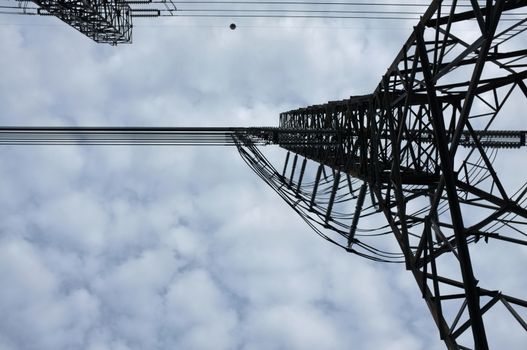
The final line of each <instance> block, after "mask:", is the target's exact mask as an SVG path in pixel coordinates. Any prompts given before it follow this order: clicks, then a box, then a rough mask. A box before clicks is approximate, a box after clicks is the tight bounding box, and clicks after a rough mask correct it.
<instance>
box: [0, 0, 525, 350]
mask: <svg viewBox="0 0 527 350" xmlns="http://www.w3.org/2000/svg"><path fill="white" fill-rule="evenodd" d="M470 5H471V7H470V8H469V9H467V6H466V2H465V3H464V6H458V1H456V0H453V1H452V2H450V3H449V4H448V5H446V4H444V3H442V1H433V2H432V4H431V5H430V7H429V8H428V9H427V11H426V12H425V13H424V15H423V16H422V18H421V20H420V21H419V23H418V24H417V25H416V26H415V27H414V30H413V33H412V34H411V36H410V38H409V39H408V40H407V41H406V43H405V44H404V45H403V48H402V49H401V51H400V52H399V53H398V55H397V57H396V58H395V60H394V62H393V63H392V65H391V66H390V67H389V68H388V71H387V72H386V74H385V75H384V76H383V77H382V79H381V82H380V83H379V85H378V86H377V88H376V89H375V91H374V92H373V93H372V94H371V95H365V96H354V97H350V98H349V99H346V100H342V101H333V102H328V103H326V104H322V105H314V106H309V107H306V108H300V109H296V110H292V111H288V112H284V113H282V114H281V115H280V121H279V126H278V127H275V128H272V127H267V128H49V127H48V128H26V127H9V128H0V144H9V145H20V144H24V145H25V144H31V145H34V144H72V143H75V144H96V145H122V144H137V145H144V144H153V145H227V146H236V147H237V148H238V151H239V152H240V155H241V156H242V158H243V159H244V160H245V162H246V163H247V164H248V165H249V166H250V167H251V168H252V169H253V170H254V171H255V172H256V173H257V174H258V176H260V177H261V178H262V179H263V180H264V181H265V182H266V183H268V184H269V185H270V186H271V187H272V188H273V189H274V190H275V191H276V192H277V193H278V194H279V195H280V196H281V197H282V198H283V199H284V200H285V201H286V202H287V203H288V204H289V205H290V206H291V207H292V208H293V209H294V210H295V211H296V212H297V213H298V214H299V215H301V216H302V218H304V219H305V221H306V222H307V223H308V224H309V225H310V226H311V227H312V228H313V229H314V230H315V231H316V232H317V233H318V234H319V235H321V236H322V237H323V238H325V239H327V240H328V241H331V242H332V243H335V244H337V245H339V246H341V247H342V248H344V249H346V250H347V251H349V252H351V253H354V254H357V255H359V256H362V257H365V258H369V259H373V260H376V261H383V262H401V263H404V264H405V266H406V269H407V270H408V271H410V272H411V273H412V274H413V276H414V278H415V281H416V282H417V285H418V287H419V289H420V291H421V293H422V296H423V298H424V300H425V302H426V304H427V306H428V308H429V310H430V312H431V314H432V317H433V319H434V320H435V323H436V325H437V328H438V330H439V334H440V337H441V339H443V340H444V342H445V344H446V345H447V347H448V348H449V349H469V348H473V349H478V350H480V349H481V350H485V349H488V348H489V341H488V336H487V333H488V330H489V328H486V327H485V326H486V325H487V326H488V319H487V318H486V317H487V315H489V314H491V313H492V312H493V311H494V310H496V309H497V308H498V307H502V308H503V309H504V310H505V314H506V317H507V318H509V319H510V320H511V321H512V322H513V323H514V324H517V325H518V326H519V328H520V329H523V330H524V331H525V332H526V334H527V322H526V320H525V318H524V317H522V314H523V315H525V314H527V300H526V298H525V297H522V296H518V295H515V296H513V295H510V294H508V293H507V292H506V291H500V290H498V289H497V288H496V287H494V286H488V285H480V283H479V281H478V279H479V274H478V271H476V269H475V268H474V264H473V254H474V252H475V249H476V248H477V249H482V250H483V251H484V250H485V248H486V247H487V244H486V243H488V242H492V241H496V242H498V241H499V242H502V243H504V244H509V245H510V246H511V247H512V246H517V247H520V246H525V245H527V230H526V227H527V181H526V179H525V174H526V173H525V169H521V171H518V172H517V174H516V177H523V178H520V179H519V180H520V182H518V181H516V185H514V184H513V185H511V184H509V183H507V182H506V181H503V175H504V174H506V173H507V172H510V169H506V168H503V166H502V165H503V164H501V165H500V163H503V162H504V160H502V159H500V158H499V157H498V156H497V155H498V152H499V151H506V152H507V153H508V154H510V153H512V152H516V155H519V156H524V155H523V153H520V152H524V150H525V148H524V147H525V146H527V141H526V138H527V130H526V129H527V121H526V119H525V116H524V115H523V114H524V113H525V110H526V108H527V103H526V102H527V86H526V84H525V80H526V79H527V48H526V43H527V37H526V35H525V34H526V31H527V18H526V17H525V16H520V17H518V16H516V17H511V16H509V17H505V15H506V14H514V13H517V12H515V11H517V10H519V9H522V8H524V7H525V6H527V1H524V0H509V1H507V0H497V1H491V0H488V1H480V2H478V1H475V0H473V1H470ZM112 11H113V10H112ZM269 144H275V145H279V146H280V147H282V148H283V149H285V150H287V155H286V157H285V162H284V164H283V168H282V169H281V170H279V169H278V167H277V166H275V165H273V162H272V161H271V160H269V159H268V158H266V156H265V155H264V154H263V153H262V149H261V147H262V146H265V145H269ZM505 164H506V163H505ZM508 166H509V167H511V164H508ZM518 183H519V185H518ZM380 218H382V222H383V223H382V224H378V223H379V222H380V220H379V219H380ZM387 236H393V237H395V241H396V248H397V249H398V251H397V252H394V251H389V249H393V248H394V247H390V246H389V245H386V244H384V243H383V242H380V243H379V238H380V239H381V241H382V239H383V238H384V237H387ZM469 248H470V249H469ZM507 252H508V251H503V255H506V254H507ZM471 254H472V257H471ZM519 278H523V277H519ZM490 282H492V280H491V281H490ZM491 328H492V327H491Z"/></svg>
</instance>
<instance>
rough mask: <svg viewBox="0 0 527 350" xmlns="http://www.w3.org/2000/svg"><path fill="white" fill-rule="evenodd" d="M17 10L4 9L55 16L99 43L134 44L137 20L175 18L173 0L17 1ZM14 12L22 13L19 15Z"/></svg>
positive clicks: (4, 7)
mask: <svg viewBox="0 0 527 350" xmlns="http://www.w3.org/2000/svg"><path fill="white" fill-rule="evenodd" d="M17 2H18V8H17V7H10V6H1V7H0V8H2V9H7V10H9V11H7V12H4V13H6V14H25V15H40V16H55V17H57V18H59V19H60V20H61V21H63V22H65V23H66V24H68V25H70V26H72V27H73V28H75V29H76V30H78V31H79V32H81V33H82V34H84V35H86V36H87V37H89V38H90V39H92V40H94V41H95V42H97V43H106V44H110V45H117V44H128V43H131V42H132V28H133V24H132V18H133V17H158V16H160V15H161V12H162V11H163V12H164V13H166V14H167V15H172V14H173V13H174V12H175V11H176V10H177V9H176V6H175V5H174V3H173V2H172V0H155V1H152V0H32V1H31V2H32V3H33V4H35V5H37V6H38V7H34V6H33V7H30V6H29V2H30V1H28V0H17ZM14 10H20V11H21V12H16V11H14Z"/></svg>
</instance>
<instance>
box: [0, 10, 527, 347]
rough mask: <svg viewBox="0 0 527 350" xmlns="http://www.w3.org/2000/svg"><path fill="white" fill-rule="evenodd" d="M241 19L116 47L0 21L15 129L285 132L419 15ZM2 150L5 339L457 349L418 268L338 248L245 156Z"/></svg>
mask: <svg viewBox="0 0 527 350" xmlns="http://www.w3.org/2000/svg"><path fill="white" fill-rule="evenodd" d="M230 22H232V21H231V20H229V19H226V20H221V21H211V20H209V21H203V20H201V21H199V20H196V21H188V20H179V19H169V20H168V21H165V22H161V21H159V22H156V21H154V20H143V21H139V20H137V21H136V26H135V28H134V38H133V41H134V42H133V44H132V45H121V46H117V47H111V46H109V45H101V44H95V43H93V42H92V41H90V40H89V39H87V38H86V37H84V36H82V35H81V34H80V33H78V32H76V31H75V30H73V29H71V28H69V27H67V26H66V25H63V24H62V23H60V22H59V21H58V20H54V19H53V18H30V19H27V18H18V17H17V18H13V17H5V16H4V17H0V44H1V46H2V49H1V54H0V77H1V79H0V123H1V124H2V125H83V126H95V125H110V126H122V125H127V126H143V125H144V126H206V125H212V126H217V125H219V126H277V124H278V114H279V113H280V112H281V111H285V110H289V109H292V108H296V107H302V106H306V105H310V104H315V103H323V102H326V101H328V100H336V99H344V98H347V97H349V96H350V95H360V94H367V93H370V92H372V91H373V89H374V88H375V86H376V85H377V83H378V82H379V80H380V77H381V75H382V74H383V73H384V72H385V71H386V68H387V67H388V65H389V64H390V63H391V62H392V60H393V58H394V56H395V54H396V53H397V52H398V51H399V49H400V47H401V46H402V44H403V43H404V41H405V40H406V38H407V36H408V35H409V34H410V30H411V25H412V23H411V22H408V23H406V22H401V21H399V22H364V21H362V22H361V21H352V20H349V21H346V22H343V21H340V22H316V21H298V20H297V21H256V20H253V21H237V24H238V28H237V29H236V30H234V31H232V30H230V29H229V28H228V26H229V24H230ZM22 24H24V25H22ZM0 155H1V157H2V162H1V165H0V213H1V214H0V215H1V216H0V217H1V218H2V219H1V220H0V285H1V286H2V288H0V314H1V315H2V317H1V318H0V349H42V350H46V349H50V350H51V349H90V350H102V349H115V350H122V349H123V350H124V349H350V348H353V349H401V350H403V349H404V350H412V349H416V350H417V349H443V348H444V345H443V343H442V342H441V341H440V340H439V336H438V332H437V331H436V328H435V325H434V323H433V321H432V318H431V316H430V315H429V313H428V310H427V307H426V305H425V303H424V301H423V300H422V299H421V297H420V294H419V292H418V288H417V285H416V284H415V282H414V281H413V280H412V277H411V275H410V274H409V273H408V272H406V271H405V270H404V267H403V266H400V265H395V266H393V265H390V266H388V265H383V264H380V263H372V262H368V261H365V260H363V259H361V258H359V257H356V256H353V255H350V254H348V253H346V252H344V251H342V250H340V249H338V248H336V247H334V246H332V245H330V244H328V243H327V242H324V241H323V240H321V239H320V238H319V237H317V236H316V235H315V234H314V233H313V232H311V231H310V229H309V227H308V226H307V225H305V223H304V222H302V220H301V219H300V218H299V217H297V216H296V215H295V214H294V213H293V211H292V210H291V209H290V208H289V207H287V205H286V204H285V203H283V202H282V201H281V200H280V199H279V197H278V196H277V195H276V194H274V193H273V192H272V191H271V189H270V188H268V187H267V186H266V185H265V184H264V183H263V182H261V181H260V180H259V179H258V178H257V177H256V176H255V175H254V174H253V173H252V172H251V170H250V169H249V168H247V167H246V166H245V164H244V163H243V162H242V160H241V159H240V158H239V156H238V154H237V152H236V150H235V149H232V148H199V149H198V148H191V147H186V148H169V147H164V148H161V147H158V148H156V147H141V148H139V147H113V148H103V147H77V146H70V147H2V148H0ZM523 259H524V260H523V262H524V263H525V262H526V260H525V259H527V255H526V254H524V255H523ZM507 344H508V343H507ZM515 344H516V345H517V344H519V343H515Z"/></svg>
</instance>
